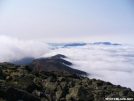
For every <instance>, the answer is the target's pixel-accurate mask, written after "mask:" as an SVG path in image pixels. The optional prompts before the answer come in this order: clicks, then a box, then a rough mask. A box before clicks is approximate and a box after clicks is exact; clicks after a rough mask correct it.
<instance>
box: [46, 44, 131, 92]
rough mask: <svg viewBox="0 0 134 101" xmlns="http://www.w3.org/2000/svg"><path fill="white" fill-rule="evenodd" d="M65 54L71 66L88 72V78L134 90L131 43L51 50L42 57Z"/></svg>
mask: <svg viewBox="0 0 134 101" xmlns="http://www.w3.org/2000/svg"><path fill="white" fill-rule="evenodd" d="M56 54H63V55H66V56H67V57H68V58H67V59H66V60H68V61H70V62H72V63H73V66H72V68H75V69H79V70H83V71H86V72H88V73H89V74H90V75H89V76H88V77H89V78H96V79H101V80H104V81H110V82H112V83H113V84H116V85H121V86H125V87H130V88H131V89H132V90H134V46H133V45H116V46H115V45H91V44H89V45H86V46H77V47H66V48H65V47H64V48H62V47H61V48H57V49H55V50H51V51H50V52H49V53H47V54H44V57H48V56H53V55H56Z"/></svg>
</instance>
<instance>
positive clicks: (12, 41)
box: [0, 35, 51, 62]
mask: <svg viewBox="0 0 134 101" xmlns="http://www.w3.org/2000/svg"><path fill="white" fill-rule="evenodd" d="M50 48H51V47H50V46H49V45H47V44H45V43H41V42H37V41H24V40H19V39H17V38H13V37H9V36H4V35H0V62H15V61H20V60H21V59H24V58H37V57H40V56H41V55H42V54H44V53H46V52H48V51H49V50H50Z"/></svg>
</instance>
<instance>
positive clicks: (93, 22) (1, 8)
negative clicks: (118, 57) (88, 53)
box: [0, 0, 134, 44]
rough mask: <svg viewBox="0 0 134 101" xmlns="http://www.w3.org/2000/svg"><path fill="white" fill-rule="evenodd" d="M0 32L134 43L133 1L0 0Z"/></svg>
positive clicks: (63, 39) (34, 37)
mask: <svg viewBox="0 0 134 101" xmlns="http://www.w3.org/2000/svg"><path fill="white" fill-rule="evenodd" d="M0 35H6V36H10V37H15V38H18V39H21V40H35V41H42V42H99V41H108V42H113V43H124V44H133V43H134V41H133V40H134V1H133V0H0Z"/></svg>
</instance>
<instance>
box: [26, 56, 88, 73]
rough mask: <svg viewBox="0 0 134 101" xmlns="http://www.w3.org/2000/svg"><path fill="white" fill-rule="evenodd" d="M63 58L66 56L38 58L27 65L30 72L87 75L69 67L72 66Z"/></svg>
mask: <svg viewBox="0 0 134 101" xmlns="http://www.w3.org/2000/svg"><path fill="white" fill-rule="evenodd" d="M64 58H66V56H64V55H61V54H58V55H55V56H52V57H49V58H39V59H35V60H34V61H33V62H31V63H29V64H28V66H29V67H31V69H32V70H36V71H39V70H53V71H67V72H70V73H76V74H79V75H87V73H86V72H84V71H81V70H77V69H73V68H71V67H69V66H71V65H72V63H71V62H68V61H66V60H64Z"/></svg>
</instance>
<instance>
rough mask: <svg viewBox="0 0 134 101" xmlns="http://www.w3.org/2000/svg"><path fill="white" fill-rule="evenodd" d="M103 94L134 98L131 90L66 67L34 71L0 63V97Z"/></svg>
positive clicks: (38, 99)
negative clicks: (65, 68) (81, 74)
mask: <svg viewBox="0 0 134 101" xmlns="http://www.w3.org/2000/svg"><path fill="white" fill-rule="evenodd" d="M105 98H134V92H133V91H132V90H131V89H130V88H126V87H121V86H120V85H113V84H111V83H110V82H104V81H102V80H96V79H89V78H86V77H82V76H79V75H76V74H74V73H69V72H66V71H43V70H40V71H35V70H32V69H31V67H29V66H28V65H14V64H11V63H0V101H106V100H105ZM123 101H125V100H123Z"/></svg>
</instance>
